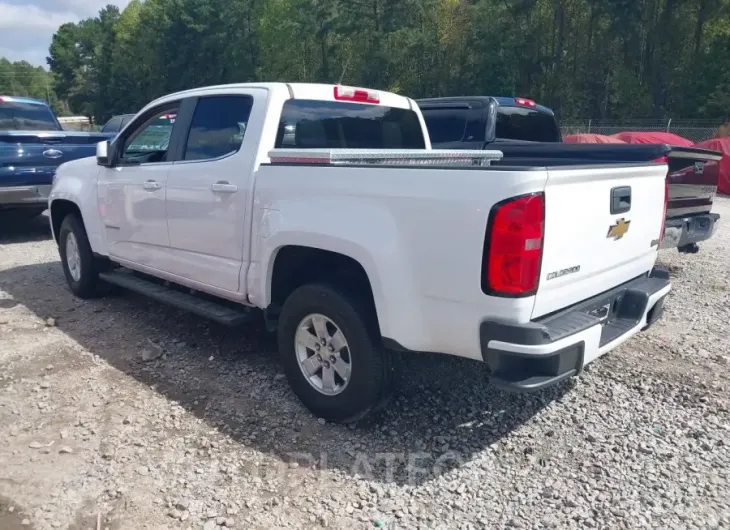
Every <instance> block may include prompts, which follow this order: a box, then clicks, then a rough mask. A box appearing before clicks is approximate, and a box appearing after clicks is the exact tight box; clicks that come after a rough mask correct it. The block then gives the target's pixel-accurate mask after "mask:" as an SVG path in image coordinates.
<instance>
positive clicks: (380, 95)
mask: <svg viewBox="0 0 730 530" xmlns="http://www.w3.org/2000/svg"><path fill="white" fill-rule="evenodd" d="M247 88H259V89H264V90H269V91H275V90H278V91H286V92H287V93H288V94H289V98H290V99H314V100H321V101H338V100H340V101H344V102H356V103H362V104H366V105H367V104H375V105H383V106H387V107H395V108H403V109H412V108H413V107H414V106H415V105H414V104H413V101H412V100H411V99H410V98H407V97H405V96H399V95H398V94H394V93H392V92H386V91H383V90H374V89H367V88H360V87H350V86H345V85H330V84H319V83H230V84H225V85H213V86H206V87H199V88H193V89H189V90H183V91H181V92H175V93H173V94H168V95H166V96H163V97H161V98H158V99H156V100H155V101H153V102H151V103H149V104H148V105H147V106H146V107H149V106H151V105H153V104H157V103H162V102H165V101H169V100H171V99H178V98H180V97H195V96H202V95H206V94H210V93H215V92H225V91H226V90H236V89H247ZM336 89H340V90H343V89H352V90H357V91H358V93H362V92H365V93H368V94H373V95H377V101H375V100H372V101H356V100H345V99H344V98H338V97H336V95H335V94H336Z"/></svg>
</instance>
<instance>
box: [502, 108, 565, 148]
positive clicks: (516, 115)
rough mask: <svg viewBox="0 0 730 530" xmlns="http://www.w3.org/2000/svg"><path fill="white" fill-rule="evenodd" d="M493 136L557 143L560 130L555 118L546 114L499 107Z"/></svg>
mask: <svg viewBox="0 0 730 530" xmlns="http://www.w3.org/2000/svg"><path fill="white" fill-rule="evenodd" d="M495 136H496V137H497V138H503V139H506V140H524V141H528V142H559V141H560V130H559V129H558V123H557V121H556V120H555V117H554V116H552V115H551V114H548V113H547V112H541V111H539V110H535V109H531V108H525V107H507V106H501V105H500V106H499V107H498V108H497V127H496V130H495Z"/></svg>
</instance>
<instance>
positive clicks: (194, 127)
mask: <svg viewBox="0 0 730 530" xmlns="http://www.w3.org/2000/svg"><path fill="white" fill-rule="evenodd" d="M252 106H253V98H252V97H251V96H210V97H205V98H200V100H198V104H197V105H196V106H195V113H194V114H193V121H192V123H191V125H190V133H189V134H188V140H187V144H186V146H185V156H184V157H183V159H184V160H210V159H213V158H220V157H222V156H226V155H229V154H232V153H235V152H236V151H238V150H239V149H240V148H241V143H242V142H243V135H244V134H245V133H246V126H247V125H248V118H249V116H250V114H251V107H252Z"/></svg>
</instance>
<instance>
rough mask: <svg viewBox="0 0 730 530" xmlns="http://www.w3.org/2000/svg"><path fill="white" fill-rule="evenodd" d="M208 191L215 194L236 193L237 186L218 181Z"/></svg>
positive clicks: (225, 181)
mask: <svg viewBox="0 0 730 530" xmlns="http://www.w3.org/2000/svg"><path fill="white" fill-rule="evenodd" d="M210 189H211V190H213V191H214V192H216V193H236V192H237V191H238V186H236V185H235V184H231V183H230V182H228V181H227V180H219V181H218V182H215V183H213V184H211V185H210Z"/></svg>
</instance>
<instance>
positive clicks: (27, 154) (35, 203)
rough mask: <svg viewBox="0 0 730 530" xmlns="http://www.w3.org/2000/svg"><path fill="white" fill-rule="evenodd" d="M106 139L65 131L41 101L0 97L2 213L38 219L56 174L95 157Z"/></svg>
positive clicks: (95, 134) (0, 201)
mask: <svg viewBox="0 0 730 530" xmlns="http://www.w3.org/2000/svg"><path fill="white" fill-rule="evenodd" d="M107 138H109V135H105V134H98V133H86V132H71V131H64V130H63V129H62V127H61V124H60V123H59V122H58V120H57V119H56V117H55V116H54V115H53V112H51V109H50V108H49V107H48V105H46V104H45V103H44V102H42V101H40V100H37V99H30V98H18V97H9V96H0V213H6V212H12V213H14V214H21V215H23V216H27V217H33V216H35V215H38V214H40V213H42V212H43V211H44V210H45V209H46V207H47V205H48V194H49V192H50V190H51V183H52V180H53V174H54V173H55V171H56V168H57V167H58V166H59V165H61V164H62V163H64V162H68V161H69V160H75V159H77V158H84V157H89V156H93V155H94V153H95V152H96V144H97V143H98V142H99V141H100V140H104V139H107Z"/></svg>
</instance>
